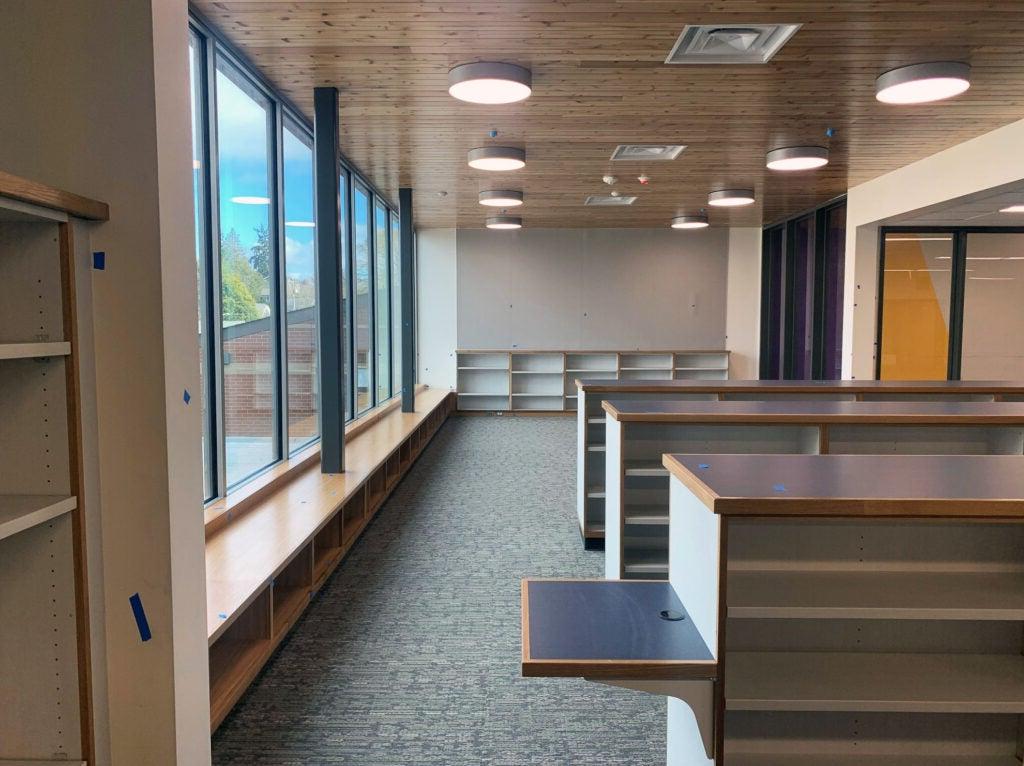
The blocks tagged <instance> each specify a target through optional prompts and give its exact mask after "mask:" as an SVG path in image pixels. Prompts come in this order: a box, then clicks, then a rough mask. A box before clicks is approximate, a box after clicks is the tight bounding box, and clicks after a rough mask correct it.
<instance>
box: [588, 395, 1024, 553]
mask: <svg viewBox="0 0 1024 766" xmlns="http://www.w3.org/2000/svg"><path fill="white" fill-rule="evenodd" d="M576 397H577V401H578V408H577V414H576V417H577V458H576V459H577V469H576V470H577V473H576V511H577V515H578V517H579V525H580V535H581V536H582V538H583V544H584V546H585V547H587V548H603V547H604V537H605V517H604V506H605V492H604V484H603V483H604V475H605V465H604V462H605V459H604V451H603V448H604V444H605V438H604V430H605V417H604V415H605V413H604V412H603V411H602V409H601V404H602V402H603V401H604V400H606V399H616V400H618V401H637V402H640V401H656V400H661V401H669V400H673V401H787V400H788V401H931V400H935V401H976V402H991V401H1024V383H1021V382H1010V381H970V380H965V381H960V380H955V381H923V382H921V381H897V380H892V381H889V380H886V381H879V380H833V381H806V380H722V381H717V382H716V381H706V380H705V381H701V380H643V381H641V380H605V379H601V378H593V379H591V378H586V377H582V376H581V377H580V378H579V379H577V380H576Z"/></svg>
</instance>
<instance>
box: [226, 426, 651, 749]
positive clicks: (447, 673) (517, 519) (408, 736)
mask: <svg viewBox="0 0 1024 766" xmlns="http://www.w3.org/2000/svg"><path fill="white" fill-rule="evenodd" d="M575 438H576V423H575V420H574V419H572V418H533V417H504V418H501V417H456V418H451V419H450V420H449V421H448V422H447V423H446V424H445V425H444V426H443V427H442V429H441V431H440V432H439V433H438V435H437V436H436V437H435V438H434V440H433V442H431V444H430V445H429V446H428V448H427V449H426V451H425V452H424V453H423V455H422V456H421V457H420V459H419V461H418V462H417V464H416V465H415V466H414V467H413V469H412V471H411V472H410V473H409V475H408V476H406V478H405V480H404V481H403V482H402V483H401V484H400V485H399V486H398V488H397V489H396V490H395V493H394V494H393V495H392V496H391V498H390V499H389V501H388V503H387V504H386V505H385V507H384V508H383V509H382V510H381V511H380V513H379V514H378V516H377V518H376V519H375V520H374V522H373V523H372V524H371V525H370V527H369V528H368V529H367V530H366V532H365V533H364V534H363V537H362V539H361V540H360V541H359V542H358V543H357V544H356V546H355V547H354V548H353V550H352V552H351V553H350V554H349V556H348V558H347V559H346V560H345V561H344V562H343V564H342V565H341V566H340V567H339V568H338V570H337V571H336V572H335V574H334V576H333V577H332V579H331V580H330V581H329V582H328V584H327V585H326V586H325V588H324V589H323V591H321V593H320V594H319V595H318V596H317V597H316V599H315V600H314V601H313V603H312V604H311V605H310V606H309V608H308V609H307V610H306V613H305V615H304V616H303V617H302V618H301V619H300V621H299V623H298V624H297V625H296V627H295V628H294V629H293V630H292V633H291V635H290V636H289V637H288V638H287V639H286V640H285V642H284V643H283V644H282V645H281V647H280V649H279V650H278V652H277V653H276V655H275V656H274V657H273V658H272V659H271V661H270V662H269V663H268V664H267V667H266V669H265V670H264V672H263V673H262V674H261V675H260V677H259V678H257V679H256V681H255V682H254V683H253V685H252V686H251V687H250V689H249V691H248V692H247V694H246V695H245V696H244V697H243V698H242V700H241V701H240V702H239V704H238V705H237V707H236V708H235V710H234V711H233V712H232V714H231V715H230V716H229V717H228V719H227V720H226V721H225V722H224V724H223V725H222V726H221V728H220V729H219V730H218V732H217V733H216V735H215V736H214V738H213V754H214V757H213V761H214V763H215V764H222V765H223V766H227V765H228V764H231V765H232V766H252V765H253V764H273V765H274V766H290V765H291V764H352V765H353V766H384V765H387V766H391V765H395V766H407V765H410V766H411V765H413V764H437V765H441V764H443V765H444V766H461V765H463V764H465V766H470V765H472V766H480V765H481V764H492V765H493V766H524V765H525V764H537V765H538V766H539V765H541V764H543V765H544V766H554V765H555V764H558V765H559V766H561V765H562V764H573V766H582V765H584V764H623V765H624V766H626V765H628V766H645V765H647V764H650V765H651V766H654V765H655V764H657V765H658V766H662V765H663V764H664V763H665V755H664V753H665V702H664V700H663V698H655V697H650V696H647V695H643V694H639V693H634V692H629V691H625V690H619V689H612V688H610V687H602V686H599V685H597V684H591V683H587V682H585V681H581V680H575V679H524V678H521V677H520V675H519V657H520V640H519V636H520V628H519V580H520V578H522V577H525V576H531V575H536V576H543V577H558V576H565V577H600V576H601V573H602V570H603V559H602V557H603V553H600V552H587V551H584V550H583V548H582V545H581V544H580V540H579V534H578V532H577V525H576V515H575V499H574V498H575V487H574V483H575V475H576V474H575V461H576V457H575V456H576V450H575Z"/></svg>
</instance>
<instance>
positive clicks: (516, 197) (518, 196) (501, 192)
mask: <svg viewBox="0 0 1024 766" xmlns="http://www.w3.org/2000/svg"><path fill="white" fill-rule="evenodd" d="M480 204H481V205H487V207H516V206H517V205H522V204H523V193H522V192H521V191H513V190H512V189H495V190H493V191H482V192H480Z"/></svg>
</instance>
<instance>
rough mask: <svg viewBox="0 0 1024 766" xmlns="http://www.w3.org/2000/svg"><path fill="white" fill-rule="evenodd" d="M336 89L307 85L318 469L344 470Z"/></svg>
mask: <svg viewBox="0 0 1024 766" xmlns="http://www.w3.org/2000/svg"><path fill="white" fill-rule="evenodd" d="M338 143H339V142H338V89H337V88H314V89H313V154H314V165H313V188H314V194H315V207H316V275H317V294H316V305H317V310H318V311H317V326H318V328H319V335H320V470H321V471H322V472H323V473H341V472H342V471H344V470H345V378H344V367H343V362H344V359H345V340H344V339H345V333H344V332H343V329H344V328H343V327H342V322H343V321H344V317H342V315H341V289H342V284H341V215H340V213H341V197H340V196H339V190H338V183H339V170H338V168H339V164H338V158H339V156H340V154H339V149H340V147H339V145H338Z"/></svg>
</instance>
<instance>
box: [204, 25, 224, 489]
mask: <svg viewBox="0 0 1024 766" xmlns="http://www.w3.org/2000/svg"><path fill="white" fill-rule="evenodd" d="M203 54H204V55H203V59H204V60H203V64H204V67H203V69H204V72H205V75H206V76H205V77H204V78H203V80H204V86H205V90H206V94H205V95H206V100H205V107H206V109H205V111H206V114H205V115H204V116H205V119H206V123H205V125H204V126H203V128H204V130H205V133H206V139H207V146H206V153H207V158H206V173H207V176H206V178H207V182H208V183H207V187H206V197H207V213H208V215H209V218H208V220H207V227H208V229H209V233H208V235H207V250H208V255H209V260H208V264H207V277H208V281H209V292H208V293H207V298H208V300H209V303H208V304H207V305H208V307H209V314H210V329H211V333H210V378H211V379H212V385H213V389H212V393H213V395H212V397H211V398H210V410H211V412H210V417H211V418H212V424H211V425H212V429H211V434H210V436H211V440H212V441H213V444H211V445H210V456H211V458H212V461H213V466H212V469H213V479H214V482H213V491H214V496H216V497H221V496H223V495H225V494H227V490H228V487H227V443H226V431H225V427H224V337H223V335H224V333H223V329H224V320H223V311H222V306H221V294H222V290H221V282H220V278H221V274H220V260H221V253H220V206H219V204H216V203H214V200H215V199H216V200H219V199H220V171H219V168H218V167H217V166H216V165H215V164H214V162H213V158H214V157H218V156H219V153H218V149H217V145H218V136H217V87H216V82H217V61H216V58H217V49H216V45H215V44H214V42H213V40H212V39H211V38H209V37H206V38H204V45H203Z"/></svg>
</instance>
